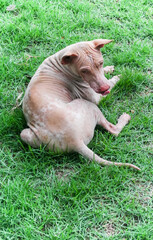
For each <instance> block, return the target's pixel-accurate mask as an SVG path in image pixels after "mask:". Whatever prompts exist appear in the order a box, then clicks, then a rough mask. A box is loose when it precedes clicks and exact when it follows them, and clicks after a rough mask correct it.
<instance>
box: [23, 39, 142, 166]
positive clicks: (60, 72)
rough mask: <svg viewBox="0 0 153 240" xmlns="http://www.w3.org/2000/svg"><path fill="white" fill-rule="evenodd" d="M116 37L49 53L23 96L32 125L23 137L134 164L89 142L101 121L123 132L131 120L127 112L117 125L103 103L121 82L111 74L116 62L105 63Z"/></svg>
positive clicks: (36, 144) (52, 147)
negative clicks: (100, 151)
mask: <svg viewBox="0 0 153 240" xmlns="http://www.w3.org/2000/svg"><path fill="white" fill-rule="evenodd" d="M110 42H112V40H107V39H96V40H93V41H86V42H79V43H76V44H72V45H70V46H68V47H66V48H64V49H63V50H60V51H59V52H57V53H55V54H54V55H52V56H50V57H48V58H47V59H45V60H44V61H43V63H42V64H41V65H40V67H39V68H38V70H37V71H36V73H35V74H34V76H33V77H32V79H31V81H30V83H29V85H28V87H27V90H26V92H25V96H24V99H23V113H24V116H25V118H26V121H27V125H28V128H26V129H24V130H23V131H22V132H21V134H20V136H21V139H22V140H23V141H24V142H25V143H27V144H29V145H31V146H32V147H34V148H37V147H40V145H45V146H46V148H48V149H50V150H52V151H55V152H56V151H59V150H60V151H62V152H63V151H68V152H70V151H75V152H78V153H79V154H81V155H83V156H84V157H86V158H88V159H90V160H94V161H96V162H98V163H99V164H101V165H103V166H105V165H116V166H127V167H131V168H134V169H137V170H140V169H139V168H138V167H137V166H135V165H133V164H130V163H119V162H111V161H107V160H104V159H102V158H101V157H99V156H98V155H96V154H95V153H94V152H93V151H92V150H91V149H89V148H88V147H87V145H88V143H89V142H90V141H91V139H92V138H93V135H94V129H95V126H96V125H97V124H98V125H100V126H102V127H103V128H105V129H106V130H107V131H109V132H110V133H111V134H114V135H115V136H117V135H118V134H119V133H120V132H121V130H122V129H123V127H124V126H125V125H126V124H127V123H128V122H129V120H130V115H128V114H126V113H123V114H122V115H121V116H120V117H119V119H118V123H117V124H116V125H113V124H112V123H110V122H108V121H107V120H106V118H105V117H104V115H103V114H102V112H101V111H100V109H99V108H98V107H97V105H98V103H99V102H100V100H101V99H102V98H103V97H105V96H106V95H108V94H109V93H110V90H111V89H112V88H113V87H114V86H115V84H116V83H117V82H118V81H119V77H118V76H114V77H113V78H111V79H110V80H108V79H107V78H106V77H105V75H104V74H105V73H109V72H113V71H114V66H107V67H105V68H104V67H103V63H104V60H103V57H102V54H101V51H100V49H101V48H102V47H104V46H105V44H108V43H110Z"/></svg>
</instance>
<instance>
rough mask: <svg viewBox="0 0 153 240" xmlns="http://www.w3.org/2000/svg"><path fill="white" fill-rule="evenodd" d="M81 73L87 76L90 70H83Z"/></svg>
mask: <svg viewBox="0 0 153 240" xmlns="http://www.w3.org/2000/svg"><path fill="white" fill-rule="evenodd" d="M81 73H83V74H87V73H89V70H88V69H82V70H81Z"/></svg>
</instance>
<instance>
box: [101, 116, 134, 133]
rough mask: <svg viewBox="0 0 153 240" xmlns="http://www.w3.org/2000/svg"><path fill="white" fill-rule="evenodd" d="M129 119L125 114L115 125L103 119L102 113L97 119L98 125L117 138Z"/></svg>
mask: <svg viewBox="0 0 153 240" xmlns="http://www.w3.org/2000/svg"><path fill="white" fill-rule="evenodd" d="M130 119H131V117H130V115H129V114H127V113H123V114H122V115H121V116H120V117H119V119H118V122H117V124H116V125H114V124H112V123H110V122H108V121H107V119H106V118H105V117H104V115H103V114H102V112H99V118H98V122H97V124H98V125H101V126H102V127H104V128H105V129H106V130H107V131H108V132H110V133H112V134H113V135H115V136H118V134H119V133H120V132H121V131H122V129H123V128H124V126H125V125H126V124H128V122H129V121H130Z"/></svg>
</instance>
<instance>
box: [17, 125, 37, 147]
mask: <svg viewBox="0 0 153 240" xmlns="http://www.w3.org/2000/svg"><path fill="white" fill-rule="evenodd" d="M20 137H21V139H22V140H23V141H24V142H25V143H27V144H28V145H30V146H32V147H34V148H37V147H39V146H40V145H41V143H40V141H39V139H38V138H37V136H36V135H35V133H34V132H33V131H32V130H31V129H30V128H26V129H24V130H23V131H22V132H21V133H20Z"/></svg>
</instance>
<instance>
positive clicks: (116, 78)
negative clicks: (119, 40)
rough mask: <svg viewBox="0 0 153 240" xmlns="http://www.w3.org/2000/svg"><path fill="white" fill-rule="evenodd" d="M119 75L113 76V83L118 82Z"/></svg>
mask: <svg viewBox="0 0 153 240" xmlns="http://www.w3.org/2000/svg"><path fill="white" fill-rule="evenodd" d="M120 77H121V75H117V76H114V77H113V79H114V80H115V83H117V82H118V81H119V80H120Z"/></svg>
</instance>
